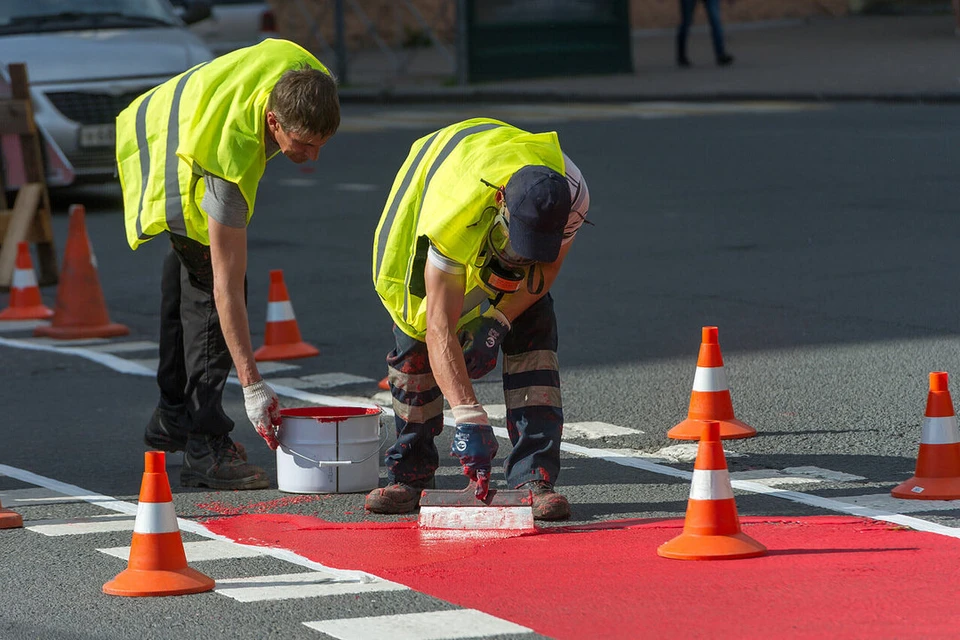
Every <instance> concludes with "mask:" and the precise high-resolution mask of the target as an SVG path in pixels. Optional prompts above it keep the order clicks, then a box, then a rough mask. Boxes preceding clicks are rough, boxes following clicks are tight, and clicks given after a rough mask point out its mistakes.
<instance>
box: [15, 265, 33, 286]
mask: <svg viewBox="0 0 960 640" xmlns="http://www.w3.org/2000/svg"><path fill="white" fill-rule="evenodd" d="M35 286H37V277H36V276H35V275H34V274H33V269H14V271H13V282H12V283H11V285H10V288H11V289H26V288H27V287H35Z"/></svg>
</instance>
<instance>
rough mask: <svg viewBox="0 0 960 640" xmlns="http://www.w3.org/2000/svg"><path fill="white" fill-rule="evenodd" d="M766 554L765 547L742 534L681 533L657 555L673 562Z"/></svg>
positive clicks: (751, 556)
mask: <svg viewBox="0 0 960 640" xmlns="http://www.w3.org/2000/svg"><path fill="white" fill-rule="evenodd" d="M766 553H767V548H766V547H765V546H763V545H762V544H760V543H759V542H757V541H756V540H754V539H753V538H751V537H750V536H748V535H747V534H745V533H742V532H741V533H734V534H731V535H725V536H724V535H718V536H704V535H697V534H693V533H681V534H680V535H679V536H677V537H676V538H674V539H673V540H670V541H669V542H665V543H664V544H662V545H660V546H659V547H658V548H657V555H659V556H662V557H664V558H670V559H671V560H736V559H738V558H755V557H757V556H762V555H764V554H766Z"/></svg>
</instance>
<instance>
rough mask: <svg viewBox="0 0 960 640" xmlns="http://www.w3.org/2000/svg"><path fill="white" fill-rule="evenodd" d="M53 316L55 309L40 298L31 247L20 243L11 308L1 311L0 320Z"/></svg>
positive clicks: (18, 244)
mask: <svg viewBox="0 0 960 640" xmlns="http://www.w3.org/2000/svg"><path fill="white" fill-rule="evenodd" d="M52 315H53V309H51V308H50V307H47V306H45V305H44V304H43V300H41V298H40V287H38V286H37V276H36V274H35V273H34V272H33V262H31V261H30V247H29V246H28V245H27V243H26V242H18V243H17V263H16V266H15V268H14V270H13V283H12V284H11V286H10V306H8V307H7V308H6V309H4V310H3V311H0V320H45V319H47V318H49V317H50V316H52Z"/></svg>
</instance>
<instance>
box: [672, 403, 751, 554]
mask: <svg viewBox="0 0 960 640" xmlns="http://www.w3.org/2000/svg"><path fill="white" fill-rule="evenodd" d="M702 429H703V431H702V432H701V434H700V443H699V444H698V445H697V461H696V462H695V463H694V464H693V482H692V483H691V485H690V499H689V500H688V501H687V516H686V520H684V523H683V533H681V534H680V535H679V536H677V537H676V538H674V539H673V540H670V541H669V542H666V543H664V544H662V545H660V547H659V548H658V549H657V554H658V555H661V556H663V557H664V558H672V559H674V560H733V559H736V558H753V557H755V556H762V555H763V554H765V553H766V552H767V548H766V547H765V546H763V545H762V544H760V543H759V542H757V541H756V540H754V539H753V538H751V537H750V536H748V535H747V534H745V533H743V532H742V531H740V520H739V518H738V517H737V503H736V501H734V499H733V487H732V486H731V485H730V474H729V473H728V472H727V461H726V458H724V456H723V447H722V446H721V445H720V423H719V422H717V421H715V420H711V421H709V422H704V423H702Z"/></svg>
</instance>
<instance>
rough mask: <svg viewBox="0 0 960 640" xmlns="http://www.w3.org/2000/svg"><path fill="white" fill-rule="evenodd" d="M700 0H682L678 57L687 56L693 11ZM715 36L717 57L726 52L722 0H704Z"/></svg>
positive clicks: (711, 33) (714, 46)
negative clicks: (722, 21) (721, 11)
mask: <svg viewBox="0 0 960 640" xmlns="http://www.w3.org/2000/svg"><path fill="white" fill-rule="evenodd" d="M698 2H700V0H680V27H679V28H678V29H677V57H678V58H686V57H687V36H688V35H689V33H690V26H691V25H692V24H693V12H694V10H695V9H696V8H697V3H698ZM703 6H704V7H705V8H706V10H707V20H708V21H709V22H710V35H711V36H712V37H713V53H714V55H715V56H716V57H717V58H720V57H722V56H723V55H725V54H726V47H725V46H724V43H723V24H722V23H721V22H720V0H703Z"/></svg>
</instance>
